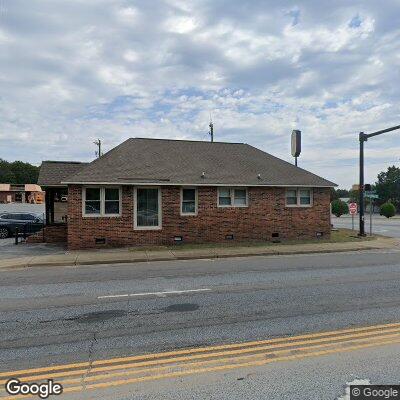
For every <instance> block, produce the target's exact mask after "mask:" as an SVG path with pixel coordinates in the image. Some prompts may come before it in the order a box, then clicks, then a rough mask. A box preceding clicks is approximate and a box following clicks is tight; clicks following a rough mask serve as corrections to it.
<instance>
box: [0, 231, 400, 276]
mask: <svg viewBox="0 0 400 400" xmlns="http://www.w3.org/2000/svg"><path fill="white" fill-rule="evenodd" d="M399 247H400V240H399V239H395V238H385V237H377V238H376V239H375V240H371V241H360V242H340V243H308V244H266V245H265V246H264V245H257V246H240V245H238V246H237V247H224V246H221V247H205V248H192V249H185V248H179V247H177V248H176V249H175V248H174V249H168V248H166V249H154V250H138V249H129V248H122V249H104V250H94V251H91V250H81V251H66V252H64V253H62V254H51V255H42V256H40V255H39V256H31V257H19V258H8V259H7V258H5V259H1V260H0V269H1V268H14V267H17V268H18V267H19V268H25V267H35V266H74V265H76V266H78V265H91V264H114V263H134V262H147V261H166V260H169V261H171V260H190V259H202V258H203V259H204V258H207V259H209V258H227V257H247V256H267V255H287V254H309V253H333V252H345V251H361V250H374V249H393V248H397V249H398V248H399Z"/></svg>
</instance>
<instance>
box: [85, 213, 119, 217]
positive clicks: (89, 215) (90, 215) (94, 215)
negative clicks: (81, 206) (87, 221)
mask: <svg viewBox="0 0 400 400" xmlns="http://www.w3.org/2000/svg"><path fill="white" fill-rule="evenodd" d="M121 216H122V215H121V214H82V218H121Z"/></svg>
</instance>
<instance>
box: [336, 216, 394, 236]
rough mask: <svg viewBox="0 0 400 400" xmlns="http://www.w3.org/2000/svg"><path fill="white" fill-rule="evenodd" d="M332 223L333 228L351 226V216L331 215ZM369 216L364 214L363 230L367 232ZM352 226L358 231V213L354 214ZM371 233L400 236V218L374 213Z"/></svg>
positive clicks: (349, 227)
mask: <svg viewBox="0 0 400 400" xmlns="http://www.w3.org/2000/svg"><path fill="white" fill-rule="evenodd" d="M332 224H333V226H334V227H335V228H348V229H351V228H352V222H351V217H349V216H347V215H346V216H341V217H340V218H336V217H332ZM369 226H370V216H369V214H367V215H365V231H366V233H368V234H369V231H370V229H369ZM354 227H355V230H357V231H358V215H356V216H354ZM372 233H374V234H378V235H384V236H390V237H400V218H399V217H395V218H386V217H382V216H380V215H376V214H374V215H373V216H372Z"/></svg>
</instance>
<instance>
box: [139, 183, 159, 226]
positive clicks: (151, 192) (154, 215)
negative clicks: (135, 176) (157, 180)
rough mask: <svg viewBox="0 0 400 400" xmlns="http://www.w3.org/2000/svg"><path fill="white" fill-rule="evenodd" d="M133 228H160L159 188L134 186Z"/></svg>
mask: <svg viewBox="0 0 400 400" xmlns="http://www.w3.org/2000/svg"><path fill="white" fill-rule="evenodd" d="M134 224H135V225H134V227H135V229H161V190H160V188H153V187H146V188H144V187H143V188H141V187H135V221H134Z"/></svg>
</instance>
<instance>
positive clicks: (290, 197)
mask: <svg viewBox="0 0 400 400" xmlns="http://www.w3.org/2000/svg"><path fill="white" fill-rule="evenodd" d="M286 204H287V205H288V206H292V205H297V190H296V189H295V190H287V191H286Z"/></svg>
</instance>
